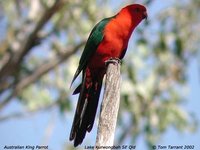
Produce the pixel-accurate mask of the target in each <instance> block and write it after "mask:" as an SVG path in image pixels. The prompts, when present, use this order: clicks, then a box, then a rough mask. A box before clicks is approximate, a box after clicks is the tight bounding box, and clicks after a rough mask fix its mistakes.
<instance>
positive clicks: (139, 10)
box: [119, 4, 148, 25]
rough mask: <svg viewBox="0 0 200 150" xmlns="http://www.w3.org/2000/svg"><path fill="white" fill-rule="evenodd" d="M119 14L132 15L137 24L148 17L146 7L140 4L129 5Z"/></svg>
mask: <svg viewBox="0 0 200 150" xmlns="http://www.w3.org/2000/svg"><path fill="white" fill-rule="evenodd" d="M119 14H122V15H126V17H131V20H132V21H133V22H134V24H135V25H137V24H139V23H140V22H141V21H142V20H143V19H147V16H148V15H147V10H146V7H145V6H143V5H140V4H132V5H128V6H126V7H124V8H122V10H121V11H120V12H119Z"/></svg>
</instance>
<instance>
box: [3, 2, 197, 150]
mask: <svg viewBox="0 0 200 150" xmlns="http://www.w3.org/2000/svg"><path fill="white" fill-rule="evenodd" d="M140 2H141V1H140ZM142 2H143V3H145V4H146V5H147V7H148V11H149V14H150V15H149V20H148V22H147V23H146V24H144V23H143V26H141V27H140V28H139V29H137V30H136V31H137V32H136V33H135V36H134V39H132V40H131V41H130V43H129V51H128V55H126V57H125V59H124V62H123V64H122V72H123V75H122V78H123V82H122V88H121V89H122V91H121V104H120V112H119V121H118V127H117V134H116V144H117V145H118V144H123V143H127V141H130V142H129V144H133V143H136V144H137V139H138V138H139V137H141V136H142V135H143V136H144V139H145V142H146V144H147V147H148V148H149V149H151V145H153V144H155V143H157V142H159V138H160V137H162V136H163V135H164V133H166V132H167V130H168V129H169V128H170V127H171V126H173V127H174V128H175V129H176V130H177V131H180V132H184V131H195V128H196V125H197V120H196V118H195V117H194V116H193V115H190V112H187V111H185V110H184V109H183V108H182V107H181V105H182V103H183V102H185V100H186V99H185V97H186V95H187V93H186V91H187V87H188V76H187V69H188V64H189V63H190V62H191V61H193V60H195V59H196V60H197V61H198V60H199V59H198V57H199V50H198V47H199V43H200V42H199V39H200V38H199V32H198V31H199V25H200V21H199V17H200V16H199V14H200V12H199V11H200V10H199V7H200V3H199V2H198V1H195V0H191V1H187V0H185V1H183V2H182V3H181V4H180V3H177V2H165V3H167V4H166V6H165V7H164V6H163V7H164V9H162V8H160V9H159V8H157V7H158V6H160V5H164V4H159V2H157V1H142ZM113 3H115V5H113ZM130 3H131V2H130ZM124 5H125V4H122V2H121V1H119V2H117V3H116V2H112V1H111V2H110V1H104V3H102V1H99V0H97V1H93V0H87V1H81V0H74V1H70V0H56V1H53V0H34V1H28V0H24V1H21V0H14V1H0V33H1V36H0V111H1V115H0V121H1V123H2V124H3V123H6V122H8V121H9V119H15V118H24V117H26V116H29V117H30V115H32V114H33V113H38V114H40V112H41V111H42V112H43V113H44V112H51V111H52V110H53V114H54V113H55V112H61V115H60V116H61V118H62V119H64V120H66V118H68V119H69V118H70V117H69V116H71V115H72V112H73V110H74V104H75V102H74V99H75V98H74V97H72V96H71V90H70V89H69V85H70V82H71V79H72V75H73V74H74V72H75V69H76V66H77V64H78V60H79V57H80V54H81V52H80V51H79V50H82V49H83V46H84V44H85V40H86V38H87V36H88V34H89V32H90V30H91V28H92V27H93V26H94V25H95V23H97V21H99V20H100V19H102V18H104V17H108V16H111V15H112V14H114V13H113V12H112V10H113V9H114V8H112V9H111V6H112V7H115V8H116V9H117V10H119V9H120V8H121V7H122V6H124ZM155 6H156V8H155ZM77 84H78V83H77ZM13 106H14V107H13ZM15 107H17V108H18V109H16V108H15ZM11 108H12V109H13V110H12V109H11ZM63 115H64V118H63ZM15 121H17V120H15ZM62 123H63V124H64V125H65V124H66V122H64V121H63V122H62ZM53 124H55V121H54V120H51V121H50V123H49V125H48V127H47V129H46V131H45V136H44V139H45V140H44V141H43V143H47V144H49V141H48V139H49V138H50V136H51V134H50V133H51V132H52V128H53V127H52V126H53ZM70 126H71V121H69V120H67V125H66V128H70ZM67 130H69V129H67ZM63 132H64V131H63ZM65 136H66V139H67V138H68V135H65ZM94 136H95V135H94ZM28 138H29V137H28ZM93 139H94V138H93ZM45 141H46V142H45ZM86 143H87V144H91V143H90V142H86ZM66 147H68V148H69V147H70V146H68V145H67V146H66Z"/></svg>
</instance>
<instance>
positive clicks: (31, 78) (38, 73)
mask: <svg viewBox="0 0 200 150" xmlns="http://www.w3.org/2000/svg"><path fill="white" fill-rule="evenodd" d="M84 44H85V41H82V42H80V43H79V44H77V45H76V46H75V47H68V49H66V53H63V55H61V56H57V57H56V58H54V59H51V60H49V61H48V62H47V63H45V64H43V65H41V66H40V67H38V68H37V69H36V70H35V71H34V72H33V74H31V75H28V76H27V77H24V78H23V79H22V80H20V81H19V83H17V84H16V86H15V88H14V90H13V92H12V93H11V95H9V96H8V97H7V98H6V99H5V100H3V101H2V102H1V103H0V109H2V108H3V107H4V106H5V105H6V104H8V103H9V102H10V101H11V100H12V98H13V97H14V96H16V95H18V94H19V93H20V92H21V91H22V90H23V89H24V88H25V87H27V86H29V85H30V84H32V83H34V82H35V81H36V80H38V79H39V78H41V77H42V76H43V75H45V74H46V73H48V72H49V71H51V70H52V69H54V68H55V67H57V66H58V65H59V64H61V63H63V62H64V61H66V60H67V59H68V58H69V57H70V56H72V55H73V54H74V53H76V52H77V51H78V50H79V48H80V47H81V46H82V45H84Z"/></svg>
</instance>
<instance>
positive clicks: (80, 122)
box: [70, 4, 147, 147]
mask: <svg viewBox="0 0 200 150" xmlns="http://www.w3.org/2000/svg"><path fill="white" fill-rule="evenodd" d="M145 18H147V10H146V8H145V7H144V6H143V5H140V4H132V5H128V6H126V7H124V8H122V9H121V10H120V11H119V12H118V13H117V14H116V15H115V16H112V17H110V18H105V19H103V20H101V21H100V22H99V23H97V25H96V26H95V27H94V28H93V30H92V31H91V33H90V35H89V38H88V40H87V43H86V45H85V48H84V51H83V53H82V56H81V58H80V61H79V66H78V68H77V70H76V73H75V75H74V78H73V80H72V83H73V82H74V80H75V79H76V78H77V76H78V75H79V74H80V72H81V71H82V83H81V84H80V85H79V86H78V87H77V88H76V89H75V91H74V93H73V94H78V93H80V94H79V98H78V103H77V107H76V112H75V116H74V121H73V124H72V129H71V133H70V140H74V146H75V147H76V146H78V145H79V144H81V143H82V141H83V139H84V137H85V134H86V131H88V132H90V131H91V130H92V127H93V124H94V119H95V115H96V110H97V105H98V101H99V95H100V91H101V85H102V80H103V77H104V74H105V73H106V65H105V62H106V61H107V60H109V59H110V58H118V59H122V58H123V57H124V55H125V53H126V50H127V46H128V41H129V38H130V36H131V34H132V32H133V30H134V29H135V27H136V26H137V25H138V24H139V23H140V22H141V21H142V20H143V19H145Z"/></svg>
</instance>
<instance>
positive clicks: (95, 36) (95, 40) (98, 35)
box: [71, 17, 113, 85]
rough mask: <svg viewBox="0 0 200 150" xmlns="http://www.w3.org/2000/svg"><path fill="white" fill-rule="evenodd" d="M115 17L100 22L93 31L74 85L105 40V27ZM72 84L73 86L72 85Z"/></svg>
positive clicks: (75, 76) (81, 59) (80, 62)
mask: <svg viewBox="0 0 200 150" xmlns="http://www.w3.org/2000/svg"><path fill="white" fill-rule="evenodd" d="M112 18H113V17H110V18H105V19H103V20H102V21H100V22H99V23H98V24H97V25H96V26H95V27H94V28H93V29H92V31H91V33H90V36H89V38H88V40H87V43H86V45H85V48H84V50H83V53H82V56H81V58H80V61H79V66H78V68H77V70H76V73H75V75H74V78H73V80H72V83H73V82H74V80H75V79H76V78H77V76H78V75H79V74H80V72H81V71H82V70H83V69H85V68H86V66H87V63H88V60H89V59H90V58H91V56H92V54H94V53H95V51H96V49H97V47H98V45H99V44H100V43H101V41H102V40H103V37H104V34H103V30H104V27H105V25H106V24H107V23H108V22H109V21H110V19H112ZM72 83H71V85H72Z"/></svg>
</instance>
